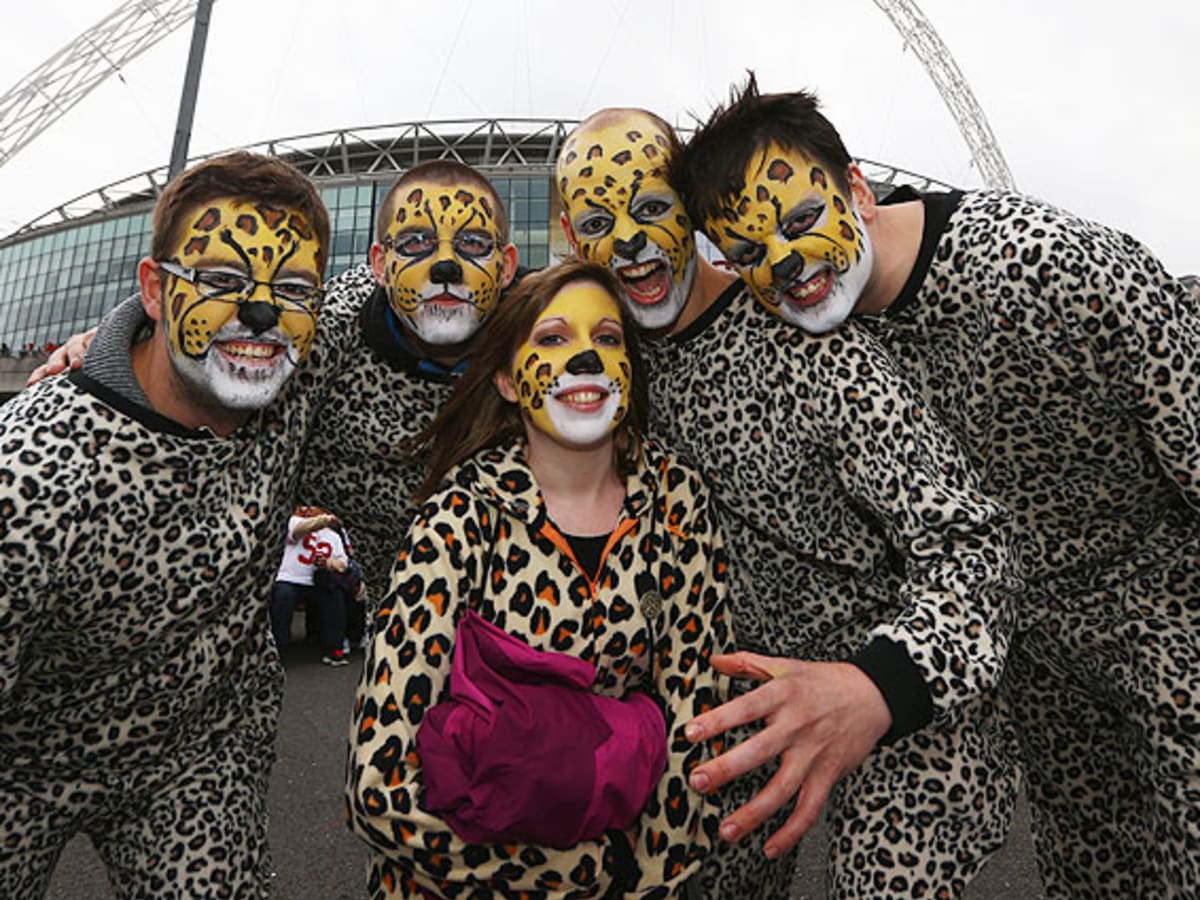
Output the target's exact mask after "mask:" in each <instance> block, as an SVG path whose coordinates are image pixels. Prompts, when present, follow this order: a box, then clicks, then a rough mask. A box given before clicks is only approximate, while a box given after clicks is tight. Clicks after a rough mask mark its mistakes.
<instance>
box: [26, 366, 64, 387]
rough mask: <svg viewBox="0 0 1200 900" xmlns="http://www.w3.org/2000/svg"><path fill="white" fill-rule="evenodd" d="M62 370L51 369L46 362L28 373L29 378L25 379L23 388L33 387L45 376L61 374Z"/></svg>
mask: <svg viewBox="0 0 1200 900" xmlns="http://www.w3.org/2000/svg"><path fill="white" fill-rule="evenodd" d="M61 371H62V369H53V370H52V369H51V368H50V364H49V363H48V362H44V363H42V364H41V365H40V366H38V367H37V368H36V369H34V370H33V371H32V372H30V373H29V377H28V378H26V379H25V387H33V386H34V385H35V384H37V383H38V382H39V381H41V380H42V379H43V378H45V377H46V376H47V375H54V374H55V373H56V372H61Z"/></svg>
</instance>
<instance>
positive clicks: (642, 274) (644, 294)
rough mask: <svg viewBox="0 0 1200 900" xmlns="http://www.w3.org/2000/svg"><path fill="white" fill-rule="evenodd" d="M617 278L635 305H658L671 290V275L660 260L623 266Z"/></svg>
mask: <svg viewBox="0 0 1200 900" xmlns="http://www.w3.org/2000/svg"><path fill="white" fill-rule="evenodd" d="M617 276H618V277H619V278H620V279H621V283H622V284H623V285H624V286H625V291H626V293H628V294H629V296H630V298H631V299H632V300H633V301H634V302H635V303H658V302H659V301H661V300H662V299H663V298H664V297H666V296H667V291H669V290H670V289H671V274H670V272H668V271H667V266H666V263H664V262H663V261H662V260H661V259H656V260H651V261H650V262H644V263H638V264H637V265H635V266H624V267H623V268H620V269H617Z"/></svg>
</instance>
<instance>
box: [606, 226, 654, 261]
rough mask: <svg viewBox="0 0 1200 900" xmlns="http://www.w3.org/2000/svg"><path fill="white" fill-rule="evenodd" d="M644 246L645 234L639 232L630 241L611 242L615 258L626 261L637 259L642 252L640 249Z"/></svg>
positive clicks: (617, 240) (618, 240) (618, 239)
mask: <svg viewBox="0 0 1200 900" xmlns="http://www.w3.org/2000/svg"><path fill="white" fill-rule="evenodd" d="M645 246H646V232H644V231H639V232H638V233H637V234H635V235H634V236H633V239H632V240H629V241H623V240H621V239H620V238H616V239H614V240H613V252H614V253H616V254H617V256H623V257H625V258H626V259H628V260H635V259H637V255H638V254H639V253H641V252H642V248H643V247H645Z"/></svg>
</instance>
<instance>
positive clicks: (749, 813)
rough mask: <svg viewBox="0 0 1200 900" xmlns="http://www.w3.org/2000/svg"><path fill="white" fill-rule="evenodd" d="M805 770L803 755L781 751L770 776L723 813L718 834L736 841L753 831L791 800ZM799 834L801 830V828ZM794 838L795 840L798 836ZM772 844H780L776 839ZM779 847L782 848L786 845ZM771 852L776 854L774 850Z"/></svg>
mask: <svg viewBox="0 0 1200 900" xmlns="http://www.w3.org/2000/svg"><path fill="white" fill-rule="evenodd" d="M807 773H808V762H807V760H806V759H805V758H803V757H801V756H800V755H799V754H795V753H789V754H785V755H784V757H783V758H782V759H781V760H780V766H779V770H778V771H777V772H776V773H775V774H774V775H772V776H771V780H770V781H768V782H767V783H766V784H765V785H764V786H763V788H762V790H760V791H759V792H758V793H757V794H755V795H754V796H753V797H751V798H750V800H749V801H747V802H746V803H744V804H743V805H742V806H739V807H738V808H737V809H736V810H734V811H733V812H732V813H730V814H729V815H728V816H726V817H725V820H724V821H723V822H722V823H721V837H722V838H724V839H725V840H727V841H736V840H738V839H739V838H740V837H742V836H743V835H747V834H749V833H750V832H752V831H754V829H756V828H758V827H759V826H760V825H762V824H763V822H766V821H767V820H768V819H769V818H771V816H773V815H775V813H776V812H778V811H779V810H781V809H783V808H784V807H786V806H787V805H788V804H790V803H791V802H792V798H794V797H795V796H796V794H797V793H798V792H799V791H800V789H801V786H802V785H803V784H804V779H805V776H806V775H807ZM819 808H820V807H818V809H819ZM780 831H783V829H780ZM778 834H779V832H777V833H776V835H778ZM800 834H803V831H801V832H800ZM774 839H775V835H773V836H772V840H774ZM796 840H799V837H797V838H796ZM793 843H794V841H793ZM776 845H777V846H782V845H781V844H780V842H778V841H777V842H776ZM788 846H790V845H788ZM782 849H783V850H786V849H787V847H783V848H782ZM779 852H782V850H780V851H779ZM775 855H776V856H778V852H777V853H776V854H775ZM772 859H774V857H772Z"/></svg>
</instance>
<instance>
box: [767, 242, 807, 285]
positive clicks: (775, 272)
mask: <svg viewBox="0 0 1200 900" xmlns="http://www.w3.org/2000/svg"><path fill="white" fill-rule="evenodd" d="M803 268H804V257H803V256H801V255H800V254H799V253H797V252H796V251H795V250H793V251H792V252H791V253H789V254H788V255H787V256H785V257H784V258H783V259H781V260H780V261H779V262H777V263H775V265H773V266H771V277H772V278H774V279H775V280H776V281H791V280H792V278H793V277H794V276H795V275H796V273H797V272H799V271H800V270H801V269H803Z"/></svg>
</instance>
